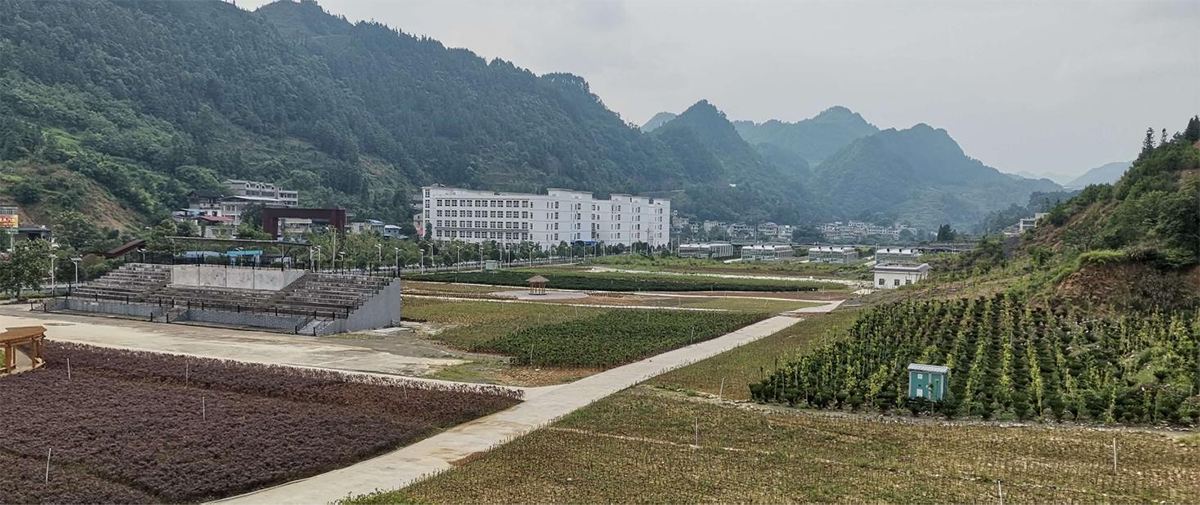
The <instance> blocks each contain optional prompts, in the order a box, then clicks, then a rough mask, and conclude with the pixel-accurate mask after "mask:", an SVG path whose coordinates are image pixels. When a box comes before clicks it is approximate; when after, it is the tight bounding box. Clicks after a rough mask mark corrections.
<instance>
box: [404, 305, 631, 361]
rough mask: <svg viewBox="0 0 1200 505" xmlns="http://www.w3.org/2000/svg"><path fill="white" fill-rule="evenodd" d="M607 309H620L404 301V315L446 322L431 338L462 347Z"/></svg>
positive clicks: (416, 319) (599, 312)
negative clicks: (442, 328) (443, 328)
mask: <svg viewBox="0 0 1200 505" xmlns="http://www.w3.org/2000/svg"><path fill="white" fill-rule="evenodd" d="M610 310H620V309H610V308H603V307H572V306H566V305H553V304H542V303H499V302H488V301H463V300H438V299H432V298H410V299H405V301H404V318H405V319H411V320H415V321H425V322H431V323H437V324H439V325H446V326H447V328H446V329H445V330H442V331H440V332H439V333H437V334H436V335H435V336H434V338H436V339H438V340H441V341H443V342H446V343H447V344H450V345H452V346H454V347H458V348H461V349H466V350H470V349H474V348H475V347H477V346H479V345H480V344H482V343H484V342H488V341H491V340H494V339H496V338H498V337H500V336H501V335H506V334H508V333H512V332H516V331H520V330H521V329H523V328H529V327H531V326H540V325H544V324H554V323H561V322H565V321H572V320H575V319H580V318H586V317H591V316H595V315H598V314H603V313H605V312H607V311H610Z"/></svg>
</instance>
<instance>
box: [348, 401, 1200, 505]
mask: <svg viewBox="0 0 1200 505" xmlns="http://www.w3.org/2000/svg"><path fill="white" fill-rule="evenodd" d="M1114 441H1115V445H1116V447H1117V452H1118V466H1117V469H1116V472H1114V470H1113V459H1112V454H1113V445H1114ZM1197 460H1200V446H1197V445H1194V444H1187V443H1182V442H1181V441H1180V439H1178V438H1175V437H1173V436H1171V435H1165V434H1162V433H1154V432H1137V431H1130V430H1103V429H1089V428H1083V427H1079V426H1070V427H1049V426H1045V425H1032V426H998V425H994V424H970V423H946V422H938V421H935V420H929V419H913V418H911V417H907V416H905V417H879V416H847V415H839V414H829V413H821V412H813V411H802V410H792V409H779V408H770V407H768V408H763V407H757V406H752V405H751V406H745V405H742V406H739V405H731V404H720V403H716V402H712V401H707V400H703V399H698V398H689V397H687V396H684V395H682V394H675V393H664V392H659V391H656V390H653V389H650V388H645V387H640V388H634V389H632V390H629V391H626V392H622V393H619V394H617V395H614V396H611V397H609V398H606V399H604V400H601V401H600V402H597V403H596V404H594V405H592V406H590V407H587V408H585V409H583V410H580V411H577V412H576V413H574V414H571V415H569V416H567V417H566V418H564V419H563V420H561V421H559V422H556V423H554V424H553V425H551V426H549V427H547V428H543V429H540V430H538V431H535V432H533V433H531V434H529V435H526V436H524V437H521V438H518V439H516V440H514V441H512V442H510V443H508V444H505V445H503V446H501V447H498V448H496V449H494V450H492V451H489V452H487V453H484V454H481V455H479V456H478V457H476V458H473V459H472V460H471V461H469V462H467V463H465V464H464V465H462V466H460V467H458V468H455V469H453V470H450V471H448V472H445V473H442V474H439V475H437V476H434V477H432V478H430V479H427V480H424V481H421V482H418V483H416V484H414V485H412V486H409V487H407V488H404V489H401V490H399V491H394V492H391V493H383V494H377V495H373V496H369V497H365V498H360V499H358V500H355V501H354V503H484V504H488V503H897V504H905V503H980V504H983V503H987V504H995V503H999V492H1001V491H1002V492H1003V493H1004V501H1005V503H1095V504H1103V503H1196V502H1198V501H1200V465H1196V461H1197Z"/></svg>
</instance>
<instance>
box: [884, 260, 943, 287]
mask: <svg viewBox="0 0 1200 505" xmlns="http://www.w3.org/2000/svg"><path fill="white" fill-rule="evenodd" d="M871 272H872V273H874V274H875V287H876V288H877V289H896V288H898V287H900V286H907V285H909V284H916V283H918V282H920V281H921V280H923V279H925V278H926V277H928V276H929V263H921V264H920V265H876V266H875V268H874V269H872V270H871Z"/></svg>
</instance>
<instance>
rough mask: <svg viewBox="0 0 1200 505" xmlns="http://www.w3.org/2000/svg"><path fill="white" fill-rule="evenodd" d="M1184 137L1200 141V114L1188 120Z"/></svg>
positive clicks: (1192, 140) (1188, 139)
mask: <svg viewBox="0 0 1200 505" xmlns="http://www.w3.org/2000/svg"><path fill="white" fill-rule="evenodd" d="M1183 138H1185V139H1187V141H1188V142H1196V141H1200V116H1192V118H1191V119H1189V120H1188V124H1187V128H1185V129H1184V130H1183Z"/></svg>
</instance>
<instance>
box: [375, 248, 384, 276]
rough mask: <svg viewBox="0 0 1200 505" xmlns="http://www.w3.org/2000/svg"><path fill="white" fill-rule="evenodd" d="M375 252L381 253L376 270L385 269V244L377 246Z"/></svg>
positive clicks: (376, 263)
mask: <svg viewBox="0 0 1200 505" xmlns="http://www.w3.org/2000/svg"><path fill="white" fill-rule="evenodd" d="M375 250H376V251H378V252H379V260H378V261H376V262H375V270H376V271H378V270H379V269H380V268H383V244H375Z"/></svg>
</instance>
